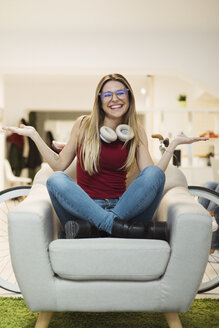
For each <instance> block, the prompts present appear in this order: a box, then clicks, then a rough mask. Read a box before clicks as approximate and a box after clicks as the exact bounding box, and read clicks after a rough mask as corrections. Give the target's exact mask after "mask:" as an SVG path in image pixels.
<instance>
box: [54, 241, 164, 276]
mask: <svg viewBox="0 0 219 328" xmlns="http://www.w3.org/2000/svg"><path fill="white" fill-rule="evenodd" d="M49 254H50V261H51V265H52V269H53V271H54V272H55V273H56V274H57V275H58V276H59V277H61V278H64V279H70V280H128V281H132V280H135V281H136V280H141V281H147V280H155V279H158V278H160V277H161V276H162V275H163V274H164V273H165V270H166V267H167V264H168V261H169V257H170V246H169V244H168V243H167V242H165V241H163V240H143V239H119V238H99V239H96V238H94V239H74V240H55V241H53V242H52V243H51V244H50V245H49ZM136 254H137V256H136Z"/></svg>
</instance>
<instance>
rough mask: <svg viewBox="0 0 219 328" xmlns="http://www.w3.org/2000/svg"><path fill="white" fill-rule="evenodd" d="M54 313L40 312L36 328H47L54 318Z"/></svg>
mask: <svg viewBox="0 0 219 328" xmlns="http://www.w3.org/2000/svg"><path fill="white" fill-rule="evenodd" d="M52 315H53V312H40V314H39V316H38V319H37V322H36V325H35V328H47V327H48V326H49V323H50V320H51V318H52Z"/></svg>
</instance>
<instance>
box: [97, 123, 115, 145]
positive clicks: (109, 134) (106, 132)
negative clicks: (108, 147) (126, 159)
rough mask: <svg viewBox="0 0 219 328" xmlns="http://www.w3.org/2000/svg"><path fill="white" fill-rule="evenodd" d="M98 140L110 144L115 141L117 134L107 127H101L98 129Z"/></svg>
mask: <svg viewBox="0 0 219 328" xmlns="http://www.w3.org/2000/svg"><path fill="white" fill-rule="evenodd" d="M100 138H101V139H102V140H103V141H105V142H107V143H111V142H113V141H116V139H117V134H116V132H115V131H114V130H113V129H111V128H108V127H107V126H102V127H101V128H100Z"/></svg>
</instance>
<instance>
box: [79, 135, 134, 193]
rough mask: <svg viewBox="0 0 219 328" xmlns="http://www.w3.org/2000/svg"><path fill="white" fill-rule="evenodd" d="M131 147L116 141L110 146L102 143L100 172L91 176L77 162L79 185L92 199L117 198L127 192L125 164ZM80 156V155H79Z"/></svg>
mask: <svg viewBox="0 0 219 328" xmlns="http://www.w3.org/2000/svg"><path fill="white" fill-rule="evenodd" d="M128 153H129V145H127V146H125V147H124V143H123V142H121V141H119V140H116V141H115V142H112V143H110V144H108V143H106V142H103V141H101V150H100V171H99V172H98V173H95V174H94V175H89V174H88V173H87V172H86V171H84V169H83V167H82V166H81V163H80V160H79V156H78V160H77V183H78V185H79V186H80V187H81V188H82V189H83V190H84V191H85V192H86V193H87V194H88V195H89V196H90V197H91V198H97V199H107V198H117V197H120V196H121V195H122V194H123V193H124V191H125V190H126V173H127V171H126V170H124V169H122V170H121V167H122V166H123V165H124V164H125V162H126V160H127V157H128ZM78 155H79V154H78Z"/></svg>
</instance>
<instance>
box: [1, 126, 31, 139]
mask: <svg viewBox="0 0 219 328" xmlns="http://www.w3.org/2000/svg"><path fill="white" fill-rule="evenodd" d="M2 129H3V130H4V131H9V132H13V133H17V134H20V135H22V136H26V137H31V136H32V135H33V134H34V131H35V128H34V127H32V126H28V125H24V124H21V125H20V127H16V126H5V127H3V128H2Z"/></svg>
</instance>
